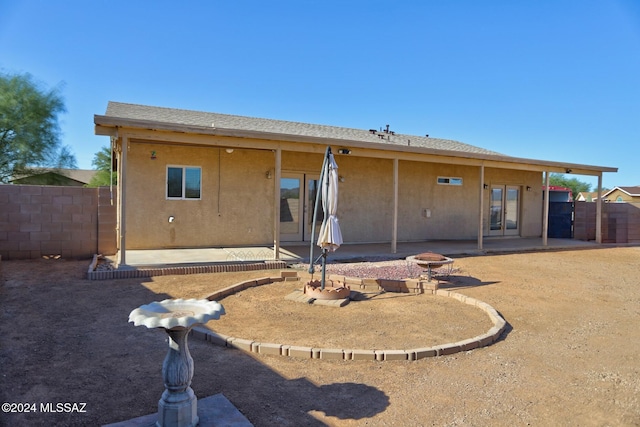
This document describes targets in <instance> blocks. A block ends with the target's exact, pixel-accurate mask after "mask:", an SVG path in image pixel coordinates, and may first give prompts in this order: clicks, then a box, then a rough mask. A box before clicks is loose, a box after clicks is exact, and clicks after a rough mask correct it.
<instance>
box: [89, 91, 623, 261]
mask: <svg viewBox="0 0 640 427" xmlns="http://www.w3.org/2000/svg"><path fill="white" fill-rule="evenodd" d="M94 122H95V133H96V134H97V135H105V136H109V137H110V138H111V148H112V151H113V153H114V158H115V164H117V169H118V171H117V173H118V182H119V186H118V194H117V196H118V201H119V204H118V206H119V214H118V221H119V224H118V249H119V256H120V262H122V263H125V262H126V250H127V249H159V248H193V247H223V246H249V245H270V246H271V245H273V247H274V250H275V251H274V252H275V254H276V258H277V257H278V256H279V255H278V254H279V250H280V245H281V243H283V242H287V243H295V242H300V243H302V242H308V241H310V240H311V238H312V237H311V235H310V233H311V225H312V224H311V222H312V218H313V203H312V200H313V199H314V195H315V191H316V189H317V186H318V178H319V173H320V169H321V166H322V162H323V155H324V153H325V149H326V147H327V146H330V147H332V149H333V153H334V154H335V159H336V162H337V164H338V173H339V176H340V178H339V180H340V184H339V185H340V201H339V204H338V217H339V220H340V225H341V228H342V235H343V238H344V241H345V243H374V242H389V243H390V244H391V248H392V251H393V252H395V250H396V245H397V242H410V241H426V240H438V239H447V240H454V239H459V240H466V239H473V240H476V239H477V241H478V248H479V249H482V244H483V239H484V238H487V237H495V238H502V237H511V236H521V237H532V236H541V237H542V238H543V239H546V235H547V233H546V228H547V218H546V217H545V215H544V214H543V212H544V209H543V197H542V194H541V193H542V189H541V187H540V183H541V182H543V177H544V178H545V179H546V182H547V184H548V179H549V174H550V173H565V172H566V171H567V170H571V171H572V172H573V173H574V174H582V175H590V176H598V177H599V182H601V178H602V174H603V173H604V172H616V171H617V168H612V167H602V166H589V165H580V164H571V163H564V162H557V161H544V160H532V159H523V158H516V157H510V156H507V155H504V154H500V153H496V152H494V151H491V150H487V149H484V148H480V147H475V146H472V145H469V144H465V143H462V142H458V141H453V140H447V139H440V138H433V137H428V136H415V135H405V134H401V133H399V132H395V131H394V130H392V129H390V128H389V126H385V127H384V128H377V129H351V128H343V127H335V126H326V125H317V124H309V123H297V122H288V121H282V120H271V119H263V118H253V117H243V116H234V115H226V114H219V113H207V112H200V111H190V110H180V109H173V108H163V107H153V106H146V105H136V104H125V103H118V102H109V104H108V106H107V111H106V113H105V114H104V115H95V116H94ZM546 200H548V197H547V198H546ZM543 241H544V242H545V243H546V240H543Z"/></svg>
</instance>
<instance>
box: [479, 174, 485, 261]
mask: <svg viewBox="0 0 640 427" xmlns="http://www.w3.org/2000/svg"><path fill="white" fill-rule="evenodd" d="M478 189H479V191H480V202H479V203H478V210H479V212H478V250H482V247H483V244H484V239H483V237H482V231H483V225H484V163H483V164H481V165H480V185H479V186H478Z"/></svg>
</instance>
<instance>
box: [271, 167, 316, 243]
mask: <svg viewBox="0 0 640 427" xmlns="http://www.w3.org/2000/svg"><path fill="white" fill-rule="evenodd" d="M318 185H319V183H318V177H317V176H316V175H312V174H303V173H283V174H282V178H281V179H280V240H282V241H284V242H301V241H309V240H310V239H311V229H312V227H311V225H312V223H313V207H314V205H315V201H316V193H317V189H318ZM322 217H323V213H322V206H321V205H320V206H318V213H317V214H316V234H317V233H318V229H319V227H320V224H321V223H322Z"/></svg>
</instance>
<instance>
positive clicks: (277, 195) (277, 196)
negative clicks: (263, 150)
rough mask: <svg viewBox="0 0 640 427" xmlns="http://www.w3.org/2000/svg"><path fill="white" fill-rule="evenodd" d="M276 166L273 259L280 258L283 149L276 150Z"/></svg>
mask: <svg viewBox="0 0 640 427" xmlns="http://www.w3.org/2000/svg"><path fill="white" fill-rule="evenodd" d="M275 157H276V166H275V171H274V175H275V176H274V178H273V189H274V190H273V259H275V260H278V259H280V179H281V177H282V149H280V148H277V149H276V150H275Z"/></svg>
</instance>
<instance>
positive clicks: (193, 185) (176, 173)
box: [167, 166, 202, 200]
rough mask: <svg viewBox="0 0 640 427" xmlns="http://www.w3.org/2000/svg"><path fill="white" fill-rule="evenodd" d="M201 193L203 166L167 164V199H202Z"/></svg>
mask: <svg viewBox="0 0 640 427" xmlns="http://www.w3.org/2000/svg"><path fill="white" fill-rule="evenodd" d="M201 194H202V168H201V167H198V166H167V199H169V200H200V198H201V197H200V196H201Z"/></svg>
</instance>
